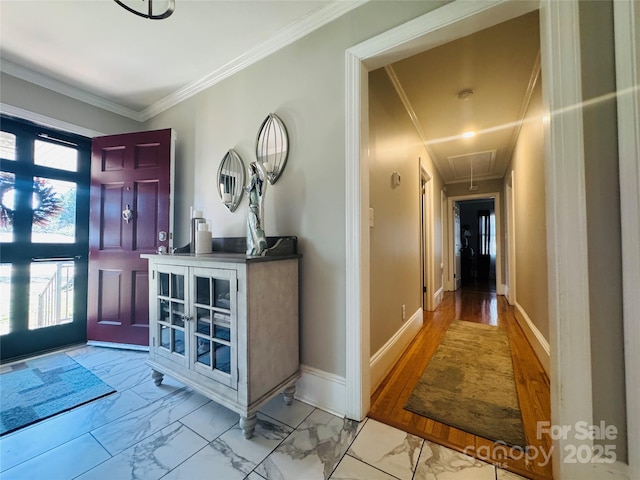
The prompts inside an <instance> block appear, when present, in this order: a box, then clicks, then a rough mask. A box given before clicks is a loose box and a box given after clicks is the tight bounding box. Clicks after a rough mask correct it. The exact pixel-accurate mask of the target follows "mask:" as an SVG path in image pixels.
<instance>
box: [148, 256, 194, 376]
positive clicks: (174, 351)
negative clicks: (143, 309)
mask: <svg viewBox="0 0 640 480" xmlns="http://www.w3.org/2000/svg"><path fill="white" fill-rule="evenodd" d="M155 274H156V289H157V290H156V302H157V305H156V308H157V312H158V315H157V318H158V325H157V327H156V328H157V330H156V332H155V336H156V339H157V340H156V339H154V341H155V342H156V345H158V347H159V348H158V350H157V351H158V353H160V354H161V355H163V356H165V357H169V358H171V359H173V360H175V361H177V362H178V363H182V364H184V365H187V343H186V342H187V326H188V318H189V317H188V305H187V303H186V302H187V299H186V298H185V291H186V285H185V281H186V280H187V275H186V269H184V268H182V267H172V266H164V265H160V266H158V269H157V271H156V272H155Z"/></svg>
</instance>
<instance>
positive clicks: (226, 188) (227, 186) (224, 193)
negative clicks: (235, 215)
mask: <svg viewBox="0 0 640 480" xmlns="http://www.w3.org/2000/svg"><path fill="white" fill-rule="evenodd" d="M244 175H245V173H244V163H243V162H242V159H241V158H240V155H238V154H237V153H236V152H235V150H233V149H231V150H229V151H228V152H227V153H226V154H225V156H224V157H223V158H222V161H221V162H220V167H218V181H217V185H218V195H220V200H222V204H223V205H224V206H225V207H227V208H228V209H229V211H230V212H234V211H235V210H236V208H238V205H240V202H241V201H242V196H243V195H244V178H245V177H244Z"/></svg>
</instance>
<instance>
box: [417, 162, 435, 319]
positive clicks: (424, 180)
mask: <svg viewBox="0 0 640 480" xmlns="http://www.w3.org/2000/svg"><path fill="white" fill-rule="evenodd" d="M419 168H420V172H419V175H418V178H419V182H420V185H419V191H420V266H421V268H420V270H421V279H422V285H421V287H420V288H421V289H422V292H421V295H422V308H423V310H427V311H433V309H434V303H435V301H434V298H433V295H434V289H433V288H434V286H433V284H434V279H433V278H434V276H433V263H434V255H433V186H432V184H433V182H432V181H431V180H432V176H431V174H430V173H429V171H428V170H427V167H426V166H425V164H424V161H423V160H422V158H420V159H419ZM425 286H426V289H425Z"/></svg>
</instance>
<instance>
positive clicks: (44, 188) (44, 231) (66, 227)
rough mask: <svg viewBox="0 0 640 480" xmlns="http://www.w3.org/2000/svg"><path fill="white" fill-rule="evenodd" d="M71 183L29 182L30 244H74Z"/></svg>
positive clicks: (53, 181)
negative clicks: (30, 194) (30, 208)
mask: <svg viewBox="0 0 640 480" xmlns="http://www.w3.org/2000/svg"><path fill="white" fill-rule="evenodd" d="M77 190H78V186H77V184H76V183H75V182H65V181H62V180H53V179H50V178H40V177H36V178H34V180H33V197H32V200H31V207H32V208H33V228H32V230H31V241H32V242H34V243H74V242H75V241H76V191H77Z"/></svg>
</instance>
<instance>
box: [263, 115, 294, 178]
mask: <svg viewBox="0 0 640 480" xmlns="http://www.w3.org/2000/svg"><path fill="white" fill-rule="evenodd" d="M288 154H289V137H288V136H287V129H286V128H285V126H284V123H282V120H280V118H278V117H277V116H276V115H275V114H273V113H270V114H269V116H268V117H267V118H266V119H265V121H264V122H262V126H261V127H260V131H259V133H258V139H257V140H256V159H257V160H258V162H260V163H261V164H262V167H263V168H264V170H265V171H266V172H267V180H269V183H270V184H272V185H273V184H274V183H276V182H277V181H278V178H280V175H282V171H283V170H284V167H285V165H286V164H287V156H288Z"/></svg>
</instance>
